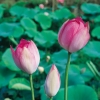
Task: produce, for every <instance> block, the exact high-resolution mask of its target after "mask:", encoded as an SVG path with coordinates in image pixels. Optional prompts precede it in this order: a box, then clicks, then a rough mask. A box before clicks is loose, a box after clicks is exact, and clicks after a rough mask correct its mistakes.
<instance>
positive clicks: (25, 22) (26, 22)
mask: <svg viewBox="0 0 100 100" xmlns="http://www.w3.org/2000/svg"><path fill="white" fill-rule="evenodd" d="M20 23H21V25H22V26H23V27H24V28H25V29H26V30H30V29H34V30H36V24H35V22H34V21H33V20H31V19H30V18H28V17H24V18H22V19H21V21H20Z"/></svg>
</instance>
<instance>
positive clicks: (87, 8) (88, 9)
mask: <svg viewBox="0 0 100 100" xmlns="http://www.w3.org/2000/svg"><path fill="white" fill-rule="evenodd" d="M81 9H82V11H83V12H84V13H86V14H96V13H100V5H98V4H93V3H83V4H82V5H81Z"/></svg>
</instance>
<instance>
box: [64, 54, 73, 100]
mask: <svg viewBox="0 0 100 100" xmlns="http://www.w3.org/2000/svg"><path fill="white" fill-rule="evenodd" d="M70 58H71V53H70V52H68V59H67V64H66V70H65V89H64V100H67V99H68V97H67V95H68V93H67V91H68V70H69V65H70Z"/></svg>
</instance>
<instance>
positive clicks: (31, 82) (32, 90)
mask: <svg viewBox="0 0 100 100" xmlns="http://www.w3.org/2000/svg"><path fill="white" fill-rule="evenodd" d="M29 77H30V86H31V94H32V100H35V99H34V88H33V80H32V74H30V75H29Z"/></svg>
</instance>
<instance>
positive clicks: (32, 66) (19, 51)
mask: <svg viewBox="0 0 100 100" xmlns="http://www.w3.org/2000/svg"><path fill="white" fill-rule="evenodd" d="M10 49H11V52H12V56H13V59H14V62H15V64H16V65H17V66H18V67H19V68H20V69H21V70H23V71H24V72H26V73H28V74H32V73H33V72H35V71H36V69H37V67H38V65H39V62H40V55H39V52H38V49H37V47H36V45H35V43H34V42H33V41H27V40H24V39H22V40H21V41H20V43H19V44H18V46H17V48H16V50H15V51H14V49H13V48H12V46H10Z"/></svg>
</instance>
